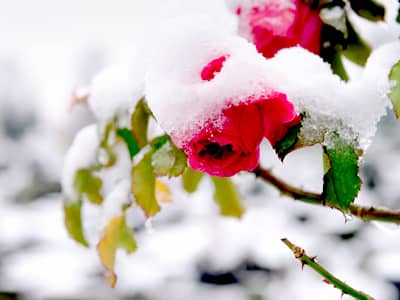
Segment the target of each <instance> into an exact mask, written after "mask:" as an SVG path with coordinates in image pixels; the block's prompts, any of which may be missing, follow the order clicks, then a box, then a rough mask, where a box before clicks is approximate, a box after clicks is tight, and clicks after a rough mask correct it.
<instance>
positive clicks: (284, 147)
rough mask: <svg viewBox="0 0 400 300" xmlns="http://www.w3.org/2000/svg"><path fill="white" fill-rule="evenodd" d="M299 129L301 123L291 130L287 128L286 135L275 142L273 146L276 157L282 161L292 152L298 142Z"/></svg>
mask: <svg viewBox="0 0 400 300" xmlns="http://www.w3.org/2000/svg"><path fill="white" fill-rule="evenodd" d="M300 129H301V122H300V123H299V124H297V125H295V126H293V127H291V128H289V130H288V132H287V134H286V135H285V136H284V138H283V139H281V140H280V141H279V142H277V143H276V144H275V146H274V149H275V152H276V154H277V155H278V157H279V158H280V159H281V160H283V159H284V158H285V156H286V155H287V154H289V153H290V151H292V150H294V147H295V146H296V143H297V142H298V140H299V138H298V135H299V132H300Z"/></svg>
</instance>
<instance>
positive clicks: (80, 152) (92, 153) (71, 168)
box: [61, 124, 100, 200]
mask: <svg viewBox="0 0 400 300" xmlns="http://www.w3.org/2000/svg"><path fill="white" fill-rule="evenodd" d="M99 145H100V139H99V135H98V131H97V125H96V124H93V125H89V126H87V127H84V128H82V129H81V130H80V131H79V132H78V134H77V135H76V137H75V139H74V141H73V143H72V145H71V147H70V149H69V150H68V152H67V154H66V156H65V160H64V169H63V173H62V179H61V183H62V188H63V193H64V195H65V196H66V197H67V200H68V199H69V200H76V199H74V198H75V197H76V191H75V189H74V180H75V174H76V172H77V171H78V170H80V169H85V168H89V167H92V166H94V165H96V163H97V154H98V149H99Z"/></svg>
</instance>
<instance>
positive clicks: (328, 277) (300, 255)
mask: <svg viewBox="0 0 400 300" xmlns="http://www.w3.org/2000/svg"><path fill="white" fill-rule="evenodd" d="M282 242H283V243H284V244H285V245H286V246H287V247H288V248H289V249H290V250H291V251H292V252H293V254H294V256H295V258H296V259H298V260H299V261H300V262H301V266H302V267H304V265H307V266H309V267H310V268H311V269H313V270H314V271H315V272H317V273H319V274H320V275H321V276H322V277H323V278H324V279H325V281H326V282H327V283H330V284H332V285H333V286H334V287H335V288H337V289H339V290H341V291H342V293H343V294H347V295H349V296H352V297H354V298H356V299H360V300H374V298H373V297H371V296H369V295H367V294H365V293H363V292H361V291H357V290H355V289H354V288H352V287H351V286H349V285H348V284H346V283H345V282H343V281H342V280H340V279H339V278H337V277H335V276H334V275H333V274H332V273H330V272H329V271H328V270H327V269H325V268H324V267H323V266H321V265H320V264H318V263H317V262H316V257H315V256H314V257H309V256H308V255H307V254H306V252H305V250H304V249H302V248H300V247H298V246H296V245H294V244H292V243H291V242H290V241H289V240H288V239H282Z"/></svg>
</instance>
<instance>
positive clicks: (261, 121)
mask: <svg viewBox="0 0 400 300" xmlns="http://www.w3.org/2000/svg"><path fill="white" fill-rule="evenodd" d="M226 58H227V56H221V57H218V58H216V59H214V60H212V61H211V62H210V63H208V64H207V65H206V66H205V67H204V68H203V69H202V71H201V74H200V75H201V78H202V79H203V80H207V81H210V80H212V79H214V77H215V75H216V74H217V73H218V72H220V71H221V69H222V67H223V64H224V62H225V60H226ZM217 119H220V120H222V121H220V122H219V124H218V123H215V122H213V121H212V120H209V121H207V122H206V124H205V126H204V127H203V128H202V129H201V130H200V132H198V133H197V134H195V135H194V137H193V138H192V139H191V140H190V141H189V142H188V143H186V144H184V146H183V150H184V152H185V153H186V154H187V156H188V159H189V164H190V165H191V167H192V168H193V169H195V170H198V171H202V172H206V173H208V174H210V175H214V176H221V177H229V176H233V175H235V174H236V173H238V172H239V171H252V170H253V169H255V168H256V166H257V164H258V160H259V152H260V150H259V146H260V143H261V141H262V139H263V137H266V138H267V139H268V140H269V141H270V143H271V144H272V145H274V144H275V143H276V142H277V141H279V140H280V139H281V138H283V137H284V135H285V134H286V133H287V130H288V128H289V127H290V126H293V125H295V124H297V123H298V122H299V121H300V118H299V116H298V115H297V114H296V112H295V109H294V106H293V104H291V103H290V102H289V101H288V100H287V98H286V96H285V95H284V94H282V93H277V92H274V93H270V95H268V96H267V97H264V96H263V97H259V98H258V99H254V98H253V97H248V99H246V100H245V101H242V102H239V104H237V105H230V106H228V107H227V108H225V109H224V110H223V111H222V113H221V115H220V116H219V117H218V118H217Z"/></svg>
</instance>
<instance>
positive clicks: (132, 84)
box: [88, 60, 145, 121]
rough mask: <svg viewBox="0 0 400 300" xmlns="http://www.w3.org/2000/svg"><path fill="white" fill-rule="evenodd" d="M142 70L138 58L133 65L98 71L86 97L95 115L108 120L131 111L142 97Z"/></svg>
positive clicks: (99, 118) (142, 66)
mask: <svg viewBox="0 0 400 300" xmlns="http://www.w3.org/2000/svg"><path fill="white" fill-rule="evenodd" d="M144 71H145V67H144V65H143V62H141V61H140V60H138V61H137V63H136V64H134V65H133V66H129V65H114V66H111V67H108V68H106V69H104V70H103V71H102V72H100V73H99V74H98V75H97V76H96V77H95V78H94V79H93V81H92V83H91V86H90V92H89V99H88V103H89V107H90V109H91V111H92V112H93V114H94V115H95V117H96V118H97V119H98V120H102V121H109V120H110V119H112V118H113V117H116V116H119V115H127V114H128V113H129V112H131V111H133V109H134V107H135V105H136V103H137V102H138V100H140V99H141V98H142V97H143V88H144Z"/></svg>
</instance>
